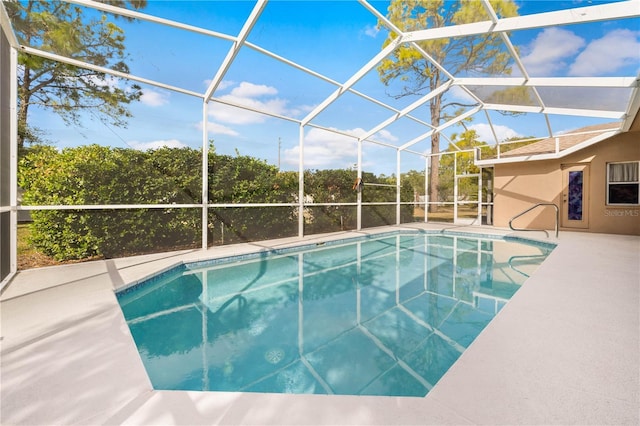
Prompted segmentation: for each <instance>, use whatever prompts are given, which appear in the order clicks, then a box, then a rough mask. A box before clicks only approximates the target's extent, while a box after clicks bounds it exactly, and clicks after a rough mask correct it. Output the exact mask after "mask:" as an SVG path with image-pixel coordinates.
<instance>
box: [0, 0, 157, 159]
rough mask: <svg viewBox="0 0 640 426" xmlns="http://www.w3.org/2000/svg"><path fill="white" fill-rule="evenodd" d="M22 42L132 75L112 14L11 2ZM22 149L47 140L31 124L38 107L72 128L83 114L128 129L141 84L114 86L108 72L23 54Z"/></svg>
mask: <svg viewBox="0 0 640 426" xmlns="http://www.w3.org/2000/svg"><path fill="white" fill-rule="evenodd" d="M102 2H103V3H110V4H117V5H119V6H131V7H133V8H135V9H140V8H143V7H145V6H146V0H103V1H102ZM5 5H6V7H7V10H8V13H9V16H10V19H11V22H12V23H13V27H14V29H15V32H16V36H17V37H18V39H19V41H20V43H21V44H24V45H26V46H30V47H34V48H37V49H41V50H44V51H47V52H51V53H55V54H58V55H62V56H65V57H69V58H72V59H77V60H81V61H85V62H88V63H91V64H94V65H98V66H101V67H109V68H111V69H113V70H115V71H120V72H123V73H128V72H129V67H128V66H127V64H126V63H125V60H126V59H127V55H126V54H125V46H124V40H125V37H124V33H123V30H122V29H121V28H120V27H118V26H117V25H115V24H114V23H113V22H112V20H110V19H109V18H108V17H107V15H106V14H104V13H103V14H99V16H98V17H87V16H86V14H85V12H84V9H83V8H81V7H79V6H74V5H71V4H69V3H65V2H60V1H38V0H28V1H26V2H23V1H20V2H17V1H16V2H5ZM18 64H19V73H18V148H19V149H20V150H22V149H23V148H24V145H25V143H27V142H38V141H40V140H41V137H40V131H39V129H35V128H32V127H30V126H29V125H28V115H29V108H30V107H31V106H34V105H38V106H40V107H42V108H47V109H50V110H52V111H54V112H55V113H57V114H58V115H59V116H60V117H61V118H62V119H63V120H64V121H65V123H67V124H74V125H80V121H81V120H80V119H81V112H82V111H84V110H90V111H92V112H98V113H99V114H98V115H97V117H98V118H99V119H100V120H102V121H104V122H110V124H112V125H115V126H118V127H125V126H126V122H127V121H126V120H127V118H129V117H131V113H130V112H129V110H128V109H127V105H128V104H129V103H131V102H132V101H136V100H138V99H140V96H141V95H142V91H141V88H140V86H138V85H136V84H132V83H130V82H124V83H122V85H118V86H116V85H114V84H111V83H112V82H111V81H110V80H109V78H108V76H107V75H106V74H104V73H101V72H97V71H92V70H88V69H82V68H78V67H75V66H72V65H68V64H65V63H62V62H56V61H53V60H50V59H45V58H42V57H39V56H35V55H29V54H25V53H20V54H19V56H18Z"/></svg>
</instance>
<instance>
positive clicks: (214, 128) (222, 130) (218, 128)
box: [200, 121, 239, 136]
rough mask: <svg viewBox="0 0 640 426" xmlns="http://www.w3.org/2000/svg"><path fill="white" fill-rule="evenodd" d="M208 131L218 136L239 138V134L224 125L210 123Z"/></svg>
mask: <svg viewBox="0 0 640 426" xmlns="http://www.w3.org/2000/svg"><path fill="white" fill-rule="evenodd" d="M200 127H202V125H200ZM207 130H208V131H209V132H211V133H213V134H216V135H229V136H238V135H239V133H238V132H236V131H235V130H233V129H232V128H230V127H227V126H223V125H222V124H218V123H213V122H211V121H209V122H208V123H207Z"/></svg>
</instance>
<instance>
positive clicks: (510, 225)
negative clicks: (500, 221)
mask: <svg viewBox="0 0 640 426" xmlns="http://www.w3.org/2000/svg"><path fill="white" fill-rule="evenodd" d="M541 206H553V208H554V209H555V210H556V222H555V227H554V230H555V233H556V238H558V222H560V209H559V208H558V206H557V205H556V204H554V203H537V204H535V205H533V206H531V207H529V208H528V209H526V210H524V211H523V212H520V213H518V214H517V215H515V216H513V217H512V218H511V219H510V220H509V228H510V229H511V230H512V231H542V232H544V233H545V234H546V235H547V238H549V233H548V232H547V230H546V229H525V228H514V227H513V225H512V222H513V221H514V220H516V219H517V218H519V217H520V216H522V215H524V214H526V213H529V212H530V211H531V210H533V209H535V208H538V207H541Z"/></svg>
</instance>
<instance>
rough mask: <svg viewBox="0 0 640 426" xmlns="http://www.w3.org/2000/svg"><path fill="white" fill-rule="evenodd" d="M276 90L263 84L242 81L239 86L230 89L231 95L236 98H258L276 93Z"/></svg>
mask: <svg viewBox="0 0 640 426" xmlns="http://www.w3.org/2000/svg"><path fill="white" fill-rule="evenodd" d="M277 94H278V91H277V90H276V89H275V87H271V86H265V85H264V84H253V83H249V82H248V81H243V82H242V83H240V85H239V86H237V87H234V88H233V89H232V90H231V96H235V97H238V98H258V97H260V96H266V95H277Z"/></svg>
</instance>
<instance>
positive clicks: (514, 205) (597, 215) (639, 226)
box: [494, 131, 640, 235]
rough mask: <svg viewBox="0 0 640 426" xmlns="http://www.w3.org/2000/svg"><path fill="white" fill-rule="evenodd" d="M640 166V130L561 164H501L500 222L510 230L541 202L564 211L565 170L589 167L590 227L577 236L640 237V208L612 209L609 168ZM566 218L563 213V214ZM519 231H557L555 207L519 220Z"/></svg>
mask: <svg viewBox="0 0 640 426" xmlns="http://www.w3.org/2000/svg"><path fill="white" fill-rule="evenodd" d="M619 161H640V131H632V132H626V133H622V134H619V135H616V136H614V137H612V138H610V139H607V140H604V141H602V142H600V143H598V144H595V145H593V146H590V147H587V148H585V149H583V150H581V151H578V152H575V153H573V154H570V155H568V156H566V157H564V158H561V159H554V160H542V161H527V162H519V163H505V164H496V165H495V167H494V173H495V186H494V193H495V198H494V223H495V226H498V227H508V226H509V220H510V219H511V218H512V217H513V216H515V215H517V214H519V213H520V212H522V211H524V210H526V209H527V208H529V207H531V206H533V205H534V204H536V203H554V204H556V205H558V206H560V209H562V208H563V203H562V191H563V172H562V166H563V165H577V164H588V165H589V181H590V184H589V194H588V201H587V203H588V216H589V217H588V223H587V227H586V228H583V229H575V228H563V227H560V229H561V230H562V229H565V230H572V231H585V232H598V233H608V234H626V235H640V206H613V205H607V204H606V196H607V175H606V173H607V163H611V162H619ZM560 214H561V216H562V210H561V213H560ZM513 225H514V226H515V227H517V228H530V229H532V228H538V229H540V228H543V229H553V227H554V210H553V208H552V207H545V208H542V207H540V208H537V209H535V210H533V211H532V212H530V213H527V214H526V215H524V216H522V217H520V218H518V219H516V220H515V221H514V222H513Z"/></svg>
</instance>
